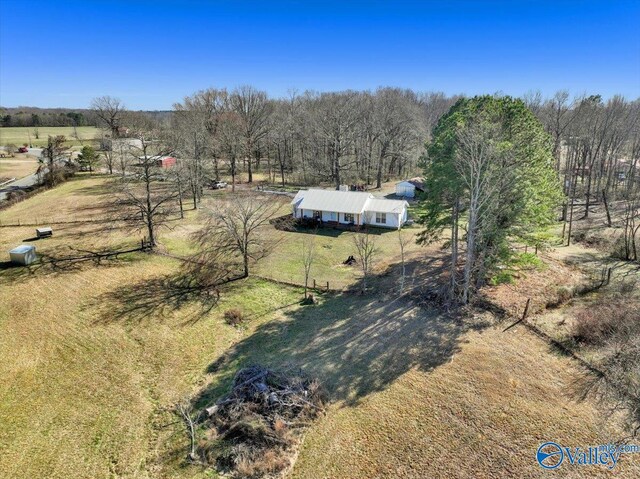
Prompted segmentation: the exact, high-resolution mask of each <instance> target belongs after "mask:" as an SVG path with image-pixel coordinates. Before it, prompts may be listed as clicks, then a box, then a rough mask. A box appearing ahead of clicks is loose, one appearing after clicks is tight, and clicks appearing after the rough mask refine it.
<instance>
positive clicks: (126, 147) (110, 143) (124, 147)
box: [104, 138, 142, 155]
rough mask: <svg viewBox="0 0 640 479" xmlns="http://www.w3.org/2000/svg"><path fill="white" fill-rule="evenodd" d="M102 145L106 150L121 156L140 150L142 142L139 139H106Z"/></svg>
mask: <svg viewBox="0 0 640 479" xmlns="http://www.w3.org/2000/svg"><path fill="white" fill-rule="evenodd" d="M104 143H105V145H104V146H105V147H106V148H107V149H109V150H111V151H113V152H115V153H119V154H123V155H124V154H127V153H129V152H130V151H131V150H133V151H136V150H141V149H142V140H140V139H139V138H113V139H111V138H106V139H105V142H104Z"/></svg>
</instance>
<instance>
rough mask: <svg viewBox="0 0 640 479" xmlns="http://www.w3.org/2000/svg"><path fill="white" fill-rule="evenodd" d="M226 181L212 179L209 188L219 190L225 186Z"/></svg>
mask: <svg viewBox="0 0 640 479" xmlns="http://www.w3.org/2000/svg"><path fill="white" fill-rule="evenodd" d="M226 187H227V183H226V182H225V181H212V182H211V188H212V189H214V190H221V189H222V188H226Z"/></svg>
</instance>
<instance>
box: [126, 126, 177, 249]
mask: <svg viewBox="0 0 640 479" xmlns="http://www.w3.org/2000/svg"><path fill="white" fill-rule="evenodd" d="M148 126H149V125H147V127H148ZM134 134H135V135H136V137H137V138H138V140H139V141H140V146H133V145H131V146H130V149H129V155H130V156H131V160H132V162H133V163H134V165H133V166H132V168H131V174H129V175H127V176H126V177H124V178H123V179H122V187H121V190H120V192H119V196H118V199H117V203H118V204H117V208H118V210H120V209H121V210H122V211H124V213H125V216H124V218H123V219H125V220H127V221H128V222H129V223H132V224H133V225H135V226H139V225H143V227H144V228H145V229H146V233H147V239H148V242H149V244H150V245H151V247H155V246H156V245H157V232H158V229H159V228H160V227H161V226H163V225H166V223H167V221H168V220H169V219H170V218H171V217H172V216H173V215H175V214H177V204H176V203H177V200H178V196H179V192H178V189H177V188H176V185H175V184H174V183H172V182H167V181H164V180H166V174H165V172H164V171H162V169H161V168H160V167H159V165H158V161H159V159H160V158H162V157H163V156H166V155H168V154H170V153H171V152H172V149H171V147H168V146H166V145H163V144H162V142H161V141H160V140H159V139H158V138H157V136H156V135H154V132H153V131H149V130H148V129H146V128H145V129H138V130H137V131H136V132H135V133H134Z"/></svg>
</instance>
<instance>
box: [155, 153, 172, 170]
mask: <svg viewBox="0 0 640 479" xmlns="http://www.w3.org/2000/svg"><path fill="white" fill-rule="evenodd" d="M175 165H176V159H175V158H174V157H173V156H163V157H161V158H158V159H157V160H156V166H159V167H160V168H171V167H172V166H175Z"/></svg>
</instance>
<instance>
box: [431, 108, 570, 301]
mask: <svg viewBox="0 0 640 479" xmlns="http://www.w3.org/2000/svg"><path fill="white" fill-rule="evenodd" d="M552 151H553V143H552V141H551V138H550V136H549V135H548V134H547V133H546V132H545V131H544V128H543V126H542V124H541V123H540V122H539V121H538V120H537V119H536V117H535V116H534V115H533V114H532V113H531V112H530V111H529V110H528V109H527V107H526V106H525V104H524V103H523V102H522V101H521V100H519V99H513V98H510V97H502V98H497V97H493V96H481V97H475V98H471V99H461V100H459V101H458V102H457V103H456V104H455V105H454V106H453V107H452V108H451V110H450V111H449V112H448V113H447V114H446V115H444V116H443V117H442V118H441V119H440V121H439V122H438V123H437V125H436V126H435V128H434V131H433V139H432V141H431V143H430V144H429V145H427V154H426V156H425V158H424V165H425V177H426V194H425V199H424V203H423V206H424V214H423V215H422V218H421V223H422V224H424V226H425V230H424V231H423V232H422V233H421V236H420V241H422V242H433V241H435V240H437V239H438V238H440V236H441V234H442V232H443V230H444V229H446V228H451V232H452V233H451V271H450V273H451V281H450V287H449V292H450V295H451V298H453V299H456V300H460V301H461V302H463V303H467V302H468V301H469V299H470V297H471V295H472V294H473V291H474V290H475V289H477V288H478V287H479V286H481V285H482V284H483V283H484V281H485V280H486V278H487V277H489V276H490V275H491V274H492V273H493V272H495V269H496V267H497V266H498V264H499V263H500V261H501V260H502V259H504V258H505V257H506V256H507V255H508V254H509V241H511V240H526V239H527V237H530V235H531V234H532V233H534V232H535V231H536V230H537V229H539V228H540V227H542V226H544V225H547V224H549V223H550V222H551V221H553V215H554V209H555V207H556V206H557V205H558V204H559V202H560V200H561V190H560V186H559V184H558V181H557V177H556V175H555V173H554V170H553V154H552ZM459 225H460V226H461V227H462V229H463V230H465V231H466V235H465V237H464V242H465V252H464V253H465V254H464V256H465V261H464V269H463V273H462V275H460V272H459V271H458V269H459V268H458V259H459V255H458V244H459V242H460V240H461V239H462V238H460V237H459V233H458V231H459V228H458V226H459Z"/></svg>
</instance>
